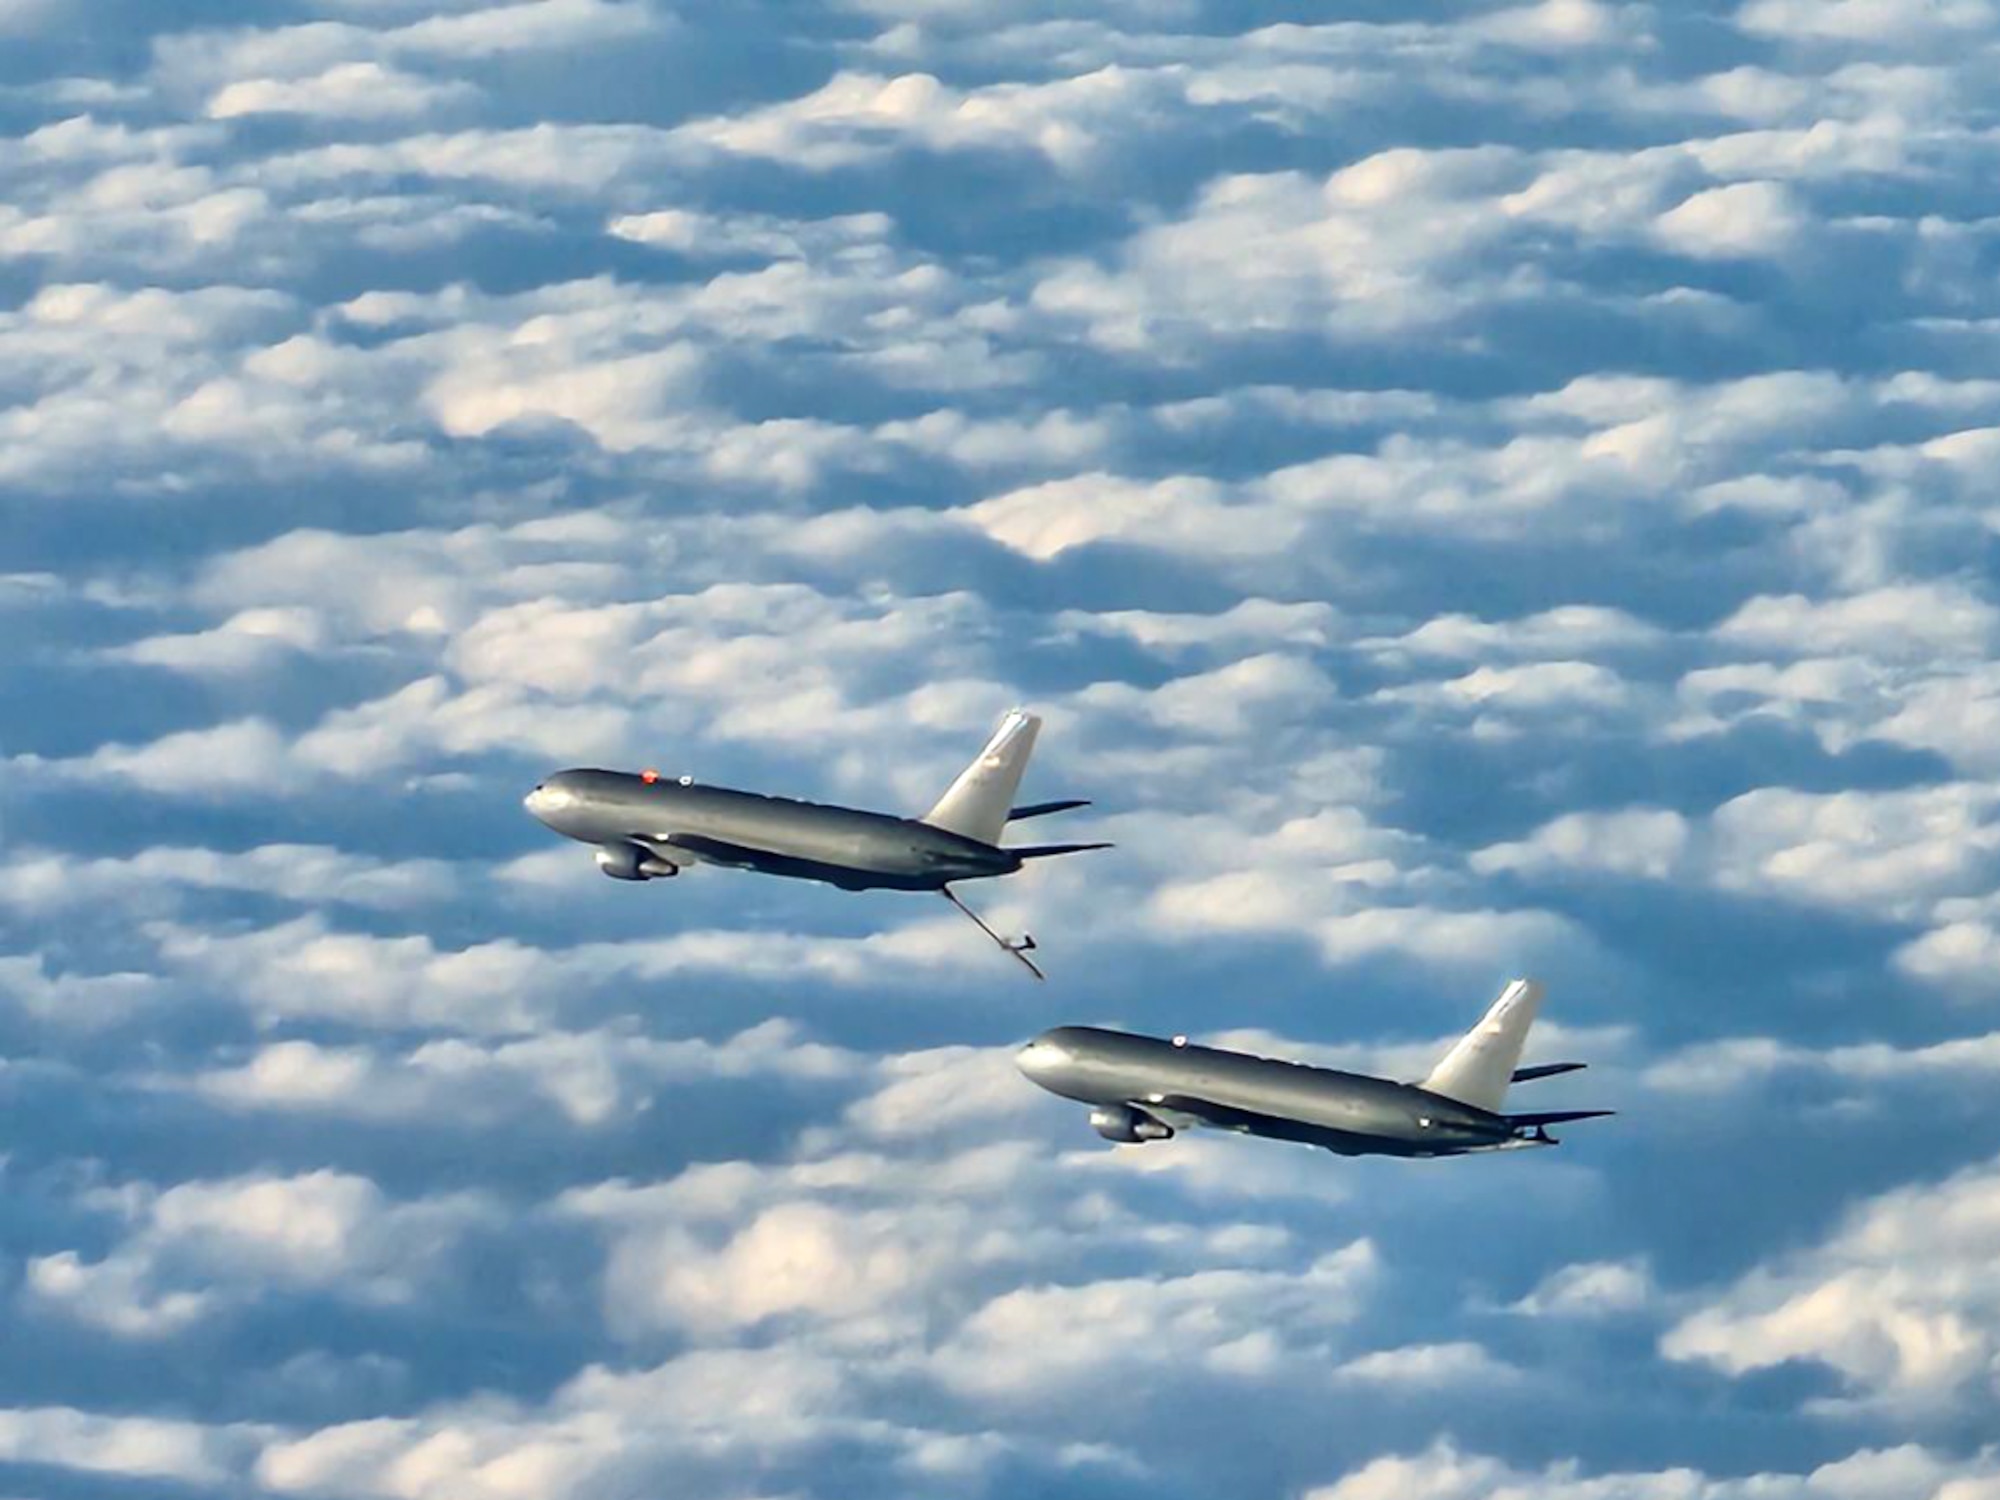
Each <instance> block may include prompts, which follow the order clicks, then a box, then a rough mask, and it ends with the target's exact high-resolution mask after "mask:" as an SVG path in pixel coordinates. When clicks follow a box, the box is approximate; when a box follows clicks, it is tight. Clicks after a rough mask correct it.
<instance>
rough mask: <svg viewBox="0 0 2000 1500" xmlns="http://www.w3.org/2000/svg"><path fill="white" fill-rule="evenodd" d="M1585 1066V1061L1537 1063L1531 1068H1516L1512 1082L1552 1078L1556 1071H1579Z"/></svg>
mask: <svg viewBox="0 0 2000 1500" xmlns="http://www.w3.org/2000/svg"><path fill="white" fill-rule="evenodd" d="M1587 1066H1588V1064H1586V1063H1538V1064H1537V1065H1536V1066H1534V1067H1532V1068H1516V1069H1515V1070H1514V1082H1516V1083H1532V1082H1534V1081H1535V1080H1536V1079H1537V1078H1554V1077H1555V1076H1556V1075H1557V1074H1558V1073H1577V1072H1581V1071H1582V1070H1583V1069H1584V1068H1585V1067H1587Z"/></svg>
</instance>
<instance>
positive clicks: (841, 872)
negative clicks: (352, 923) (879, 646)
mask: <svg viewBox="0 0 2000 1500" xmlns="http://www.w3.org/2000/svg"><path fill="white" fill-rule="evenodd" d="M1041 723H1042V721H1041V720H1040V719H1038V718H1036V717H1035V716H1034V715H1033V714H1031V713H1028V712H1026V711H1025V710H1023V709H1018V708H1017V709H1014V710H1012V711H1011V712H1009V713H1008V714H1007V716H1006V717H1005V718H1004V719H1002V720H1001V721H1000V727H999V728H998V729H997V730H995V731H994V733H993V737H992V738H991V739H990V740H988V741H987V742H986V748H985V749H983V750H981V751H980V752H979V756H978V758H977V759H976V760H974V761H973V762H972V764H971V765H969V766H967V767H966V768H965V769H964V770H963V771H961V772H959V774H958V779H957V780H955V781H954V782H952V784H951V785H950V786H949V787H948V788H946V790H945V794H944V795H943V796H942V797H940V798H938V800H937V805H936V806H934V807H933V808H931V810H930V811H929V812H927V813H925V814H924V815H923V816H922V817H921V818H901V817H897V816H895V815H894V814H891V813H878V812H863V811H861V810H859V809H857V808H852V807H833V806H828V805H826V804H824V803H818V802H799V801H795V800H793V799H792V798H790V797H767V796H763V795H761V794H759V793H756V792H742V791H736V790H734V789H732V788H730V787H721V786H703V785H701V784H700V783H698V782H696V781H695V780H694V778H693V777H691V776H679V777H662V776H661V775H660V773H659V772H658V771H640V772H637V773H636V774H635V773H633V772H629V771H599V770H573V771H558V772H557V773H556V774H555V775H553V776H551V777H549V778H548V779H547V780H546V781H544V782H542V783H541V784H540V785H539V786H537V787H536V788H535V789H534V790H533V791H532V792H530V793H528V795H527V797H526V798H524V799H523V801H524V803H525V805H526V807H527V809H528V811H529V812H530V813H532V814H534V816H535V817H537V818H539V819H540V820H541V821H542V822H543V823H546V824H547V825H548V826H549V827H550V828H553V829H554V830H555V831H556V832H557V833H560V834H564V835H566V836H567V837H569V838H573V839H577V840H580V841H581V842H583V843H586V844H594V845H596V846H597V868H598V869H600V870H602V871H603V872H604V873H605V874H606V875H609V876H610V877H611V878H612V879H614V880H659V879H664V878H667V877H669V876H674V875H678V874H680V872H681V871H682V870H683V869H685V868H687V867H688V866H689V865H723V866H726V867H728V868H730V869H737V870H755V871H758V872H760V873H762V874H766V875H785V876H789V877H791V878H793V879H796V880H818V881H823V882H824V883H826V884H827V885H835V886H839V887H840V888H841V889H842V890H847V891H867V890H893V891H938V892H941V893H942V894H943V895H944V897H945V899H946V900H948V901H950V902H951V904H952V905H953V906H956V907H957V908H958V909H959V910H960V911H961V912H963V913H965V915H966V916H968V917H970V918H971V919H972V921H973V922H974V923H975V924H977V925H978V927H979V930H980V931H981V932H983V933H985V934H986V935H987V936H988V937H989V938H991V939H992V940H993V941H994V942H995V943H998V944H999V945H1000V947H1001V948H1002V949H1004V950H1005V951H1006V952H1008V953H1011V954H1012V955H1013V956H1014V957H1015V958H1016V959H1018V960H1019V961H1020V962H1021V963H1022V964H1023V965H1025V966H1026V968H1027V970H1028V972H1029V973H1031V974H1033V975H1034V976H1035V977H1036V978H1037V979H1040V978H1042V977H1043V975H1042V971H1041V970H1040V969H1039V968H1037V967H1036V966H1035V962H1034V960H1033V959H1031V958H1029V957H1028V954H1029V953H1030V952H1031V951H1033V949H1034V947H1035V940H1034V938H1032V937H1030V936H1027V935H1023V936H1021V937H1019V938H1005V937H1002V936H1001V935H1000V934H999V933H997V932H995V931H994V930H993V929H992V928H991V927H988V926H987V925H986V923H985V922H984V921H982V920H981V919H980V917H979V916H978V914H977V913H976V912H974V911H973V910H972V908H970V907H969V906H967V905H966V904H965V903H964V902H963V901H961V900H960V899H959V897H958V893H957V892H956V891H954V890H953V889H952V885H953V883H954V882H956V881H961V880H985V879H988V878H990V877H993V876H996V875H1012V874H1013V873H1014V872H1015V871H1017V870H1019V869H1020V868H1021V866H1022V865H1023V864H1025V863H1026V862H1028V861H1029V860H1035V859H1047V858H1050V857H1051V856H1053V855H1058V854H1080V853H1082V852H1083V851H1085V850H1087V849H1108V848H1110V847H1111V846H1110V845H1109V844H1031V845H1028V846H1025V847H1022V846H1019V845H1017V846H1015V847H1012V848H1003V847H1002V846H1001V843H1000V840H1001V838H1002V837H1003V836H1004V834H1005V832H1006V829H1007V825H1008V824H1010V823H1019V822H1023V821H1025V820H1026V819H1029V818H1039V817H1044V816H1046V815H1047V814H1049V813H1058V812H1068V811H1069V810H1070V809H1072V808H1077V807H1088V806H1089V805H1090V804H1089V803H1088V802H1086V801H1082V800H1079V799H1074V798H1072V799H1069V800H1066V801H1061V802H1036V803H1030V804H1029V805H1027V806H1025V807H1017V806H1015V805H1014V796H1015V794H1016V793H1017V792H1018V791H1019V790H1020V786H1021V773H1022V772H1023V771H1025V770H1026V769H1027V766H1028V757H1029V755H1030V754H1032V753H1033V751H1034V748H1035V735H1036V733H1037V731H1038V730H1039V729H1040V728H1041Z"/></svg>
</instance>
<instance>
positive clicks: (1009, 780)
mask: <svg viewBox="0 0 2000 1500" xmlns="http://www.w3.org/2000/svg"><path fill="white" fill-rule="evenodd" d="M1041 727H1042V721H1041V720H1040V719H1038V718H1036V717H1035V716H1034V715H1033V714H1031V713H1029V712H1027V711H1026V710H1025V709H1019V708H1017V709H1014V710H1012V711H1011V712H1010V713H1009V714H1008V715H1007V717H1006V718H1004V719H1002V720H1001V721H1000V727H999V728H998V729H996V730H994V731H993V738H992V739H990V740H988V741H987V742H986V748H985V749H984V750H982V751H980V752H979V758H978V759H977V760H975V761H974V762H973V763H972V764H971V765H969V766H967V767H966V768H965V769H964V770H963V771H960V772H959V773H958V780H956V781H954V782H953V783H952V784H951V786H950V788H949V789H948V790H947V791H946V792H945V794H944V795H943V796H942V797H940V798H938V800H937V806H936V807H933V808H932V809H931V810H930V811H929V812H927V813H925V814H924V819H923V820H924V821H925V822H926V823H928V824H930V825H931V827H933V828H942V829H944V830H945V831H946V832H947V833H956V834H962V835H964V836H965V837H966V838H969V839H978V840H979V842H980V843H982V844H998V843H999V842H1000V839H1001V837H1002V835H1003V834H1004V833H1005V832H1006V828H1007V814H1008V813H1010V812H1012V811H1013V808H1014V794H1015V793H1016V792H1018V791H1019V790H1020V789H1021V773H1022V772H1023V771H1025V770H1027V768H1028V757H1029V756H1030V755H1031V754H1033V753H1034V749H1035V732H1036V731H1037V730H1038V729H1040V728H1041Z"/></svg>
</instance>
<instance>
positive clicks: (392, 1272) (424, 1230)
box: [26, 1171, 496, 1338]
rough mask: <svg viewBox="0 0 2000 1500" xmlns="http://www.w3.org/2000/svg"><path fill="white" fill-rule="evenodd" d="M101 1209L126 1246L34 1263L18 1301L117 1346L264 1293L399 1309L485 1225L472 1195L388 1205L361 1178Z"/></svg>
mask: <svg viewBox="0 0 2000 1500" xmlns="http://www.w3.org/2000/svg"><path fill="white" fill-rule="evenodd" d="M102 1197H103V1200H104V1201H103V1205H102V1206H103V1207H105V1208H108V1209H111V1210H113V1211H114V1212H116V1213H117V1214H119V1215H120V1216H121V1217H123V1218H124V1219H126V1220H127V1221H128V1222H129V1223H130V1225H131V1226H132V1227H131V1232H130V1233H129V1234H128V1235H127V1236H126V1238H125V1239H123V1240H122V1241H120V1242H119V1243H118V1244H117V1245H115V1246H114V1248H113V1249H112V1250H111V1251H110V1253H109V1254H107V1255H105V1256H103V1257H101V1258H97V1259H86V1258H85V1257H84V1256H83V1255H81V1254H79V1253H78V1252H76V1251H74V1250H61V1251H56V1252H54V1253H52V1254H45V1255H38V1256H36V1257H34V1258H33V1259H31V1260H30V1261H29V1262H28V1265H27V1275H26V1295H27V1298H28V1300H29V1302H30V1304H31V1306H33V1307H34V1308H35V1309H36V1310H38V1311H39V1312H42V1313H44V1314H49V1315H57V1316H61V1317H66V1318H70V1319H74V1320H76V1321H78V1322H81V1323H86V1324H89V1325H92V1326H94V1327H98V1328H101V1329H104V1330H105V1331H106V1332H109V1333H113V1334H117V1335H121V1336H127V1337H148V1338H150V1337H162V1336H167V1335H172V1334H176V1333H179V1332H182V1331H183V1330H185V1329H187V1328H189V1327H191V1326H192V1325H194V1324H196V1323H198V1322H201V1321H203V1320H204V1319H207V1318H210V1317H213V1316H215V1315H217V1314H218V1313H220V1312H222V1311H224V1310H226V1309H228V1308H230V1307H231V1306H232V1305H235V1304H241V1303H249V1302H254V1301H255V1300H256V1299H257V1298H259V1297H260V1296H263V1295H266V1294H268V1293H271V1292H275V1291H290V1290H300V1289H310V1290H316V1291H323V1292H326V1293H329V1294H331V1295H334V1296H338V1297H342V1298H346V1299H349V1300H353V1301H358V1302H362V1303H370V1304H387V1305H395V1304H399V1303H407V1302H409V1301H410V1300H411V1299H412V1298H413V1297H415V1296H416V1295H418V1293H419V1291H420V1290H421V1289H423V1288H424V1287H426V1286H428V1285H430V1284H431V1282H432V1281H433V1278H434V1277H436V1276H438V1275H439V1274H441V1273H442V1271H443V1268H444V1266H445V1264H446V1263H447V1262H448V1260H449V1258H450V1256H451V1253H452V1251H453V1249H454V1247H455V1245H456V1243H457V1241H458V1239H459V1237H460V1236H461V1235H462V1234H463V1233H464V1232H465V1231H467V1230H468V1229H470V1228H472V1227H474V1226H476V1225H479V1224H481V1223H487V1222H492V1221H494V1219H495V1217H496V1214H495V1209H494V1207H493V1205H491V1204H489V1203H487V1202H485V1201H483V1200H482V1199H480V1198H479V1197H477V1196H476V1195H468V1194H460V1195H457V1196H455V1197H450V1198H439V1199H435V1200H419V1201H415V1202H410V1203H397V1202H394V1201H391V1200H389V1199H388V1198H386V1197H385V1196H384V1195H383V1194H382V1192H381V1190H380V1189H379V1188H377V1187H376V1186H375V1184H374V1183H372V1182H370V1181H369V1180H368V1179H367V1178H364V1177H356V1176H352V1175H349V1174H345V1173H340V1172H333V1171H319V1172H311V1173H307V1174H305V1175H303V1176H298V1177H275V1176H253V1177H238V1178H229V1179H224V1180H220V1181H211V1182H200V1181H197V1182H184V1183H179V1184H176V1185H175V1186H172V1187H168V1188H164V1189H155V1188H151V1187H147V1186H143V1185H141V1186H136V1187H133V1188H130V1189H125V1190H109V1191H107V1192H106V1193H104V1194H103V1195H102Z"/></svg>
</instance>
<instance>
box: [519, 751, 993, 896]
mask: <svg viewBox="0 0 2000 1500" xmlns="http://www.w3.org/2000/svg"><path fill="white" fill-rule="evenodd" d="M524 800H525V805H526V806H527V809H528V811H529V812H530V813H532V814H534V816H535V817H536V818H538V819H540V820H541V821H542V822H543V823H545V824H546V825H548V827H550V828H552V829H554V830H555V831H556V832H557V833H560V834H564V835H566V836H567V837H569V838H573V839H576V840H577V841H579V842H580V843H585V844H595V845H597V846H598V847H599V848H600V849H601V850H607V851H619V850H629V849H638V850H640V851H642V852H643V853H644V854H646V855H648V856H650V857H651V858H652V859H653V860H654V861H656V862H657V863H659V864H661V865H664V866H667V867H672V866H678V865H685V864H714V865H724V866H729V867H733V868H739V869H750V870H759V871H762V872H764V873H766V874H771V875H786V876H790V877H792V878H794V879H801V880H817V881H822V882H824V883H826V884H828V885H835V886H840V887H842V888H843V889H846V890H901V891H932V890H938V889H940V888H942V887H943V886H944V885H946V884H947V883H948V882H952V881H959V880H976V879H982V878H985V877H988V876H994V875H1011V874H1012V873H1014V871H1016V870H1018V869H1020V868H1021V860H1020V858H1019V857H1018V856H1017V855H1015V854H1012V853H1009V852H1008V851H1007V850H1005V849H1000V848H996V847H994V846H993V845H991V844H982V843H980V842H979V841H978V840H976V839H970V838H966V837H964V836H963V835H960V834H956V833H951V832H948V831H946V830H945V829H942V828H933V827H932V826H930V825H929V824H928V823H922V822H919V821H917V820H916V819H914V818H898V817H893V816H890V815H889V814H886V813H875V812H865V811H863V810H861V809H859V808H852V807H836V806H831V805H828V804H825V803H818V802H797V801H793V800H792V799H790V798H787V797H767V796H763V795H761V794H759V793H756V792H743V791H736V790H734V789H732V788H729V787H719V786H701V785H698V784H696V783H693V782H686V781H680V780H677V779H674V778H669V777H659V778H653V779H648V778H647V777H645V776H638V775H633V774H632V773H630V772H625V771H601V770H573V771H559V772H557V773H556V774H555V775H553V776H551V777H549V778H548V779H547V780H546V781H544V782H543V783H542V784H541V785H540V786H538V787H536V788H535V789H534V791H532V792H530V793H529V794H528V796H527V797H526V799H524ZM670 872H671V871H670V869H669V870H667V871H665V873H670Z"/></svg>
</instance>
